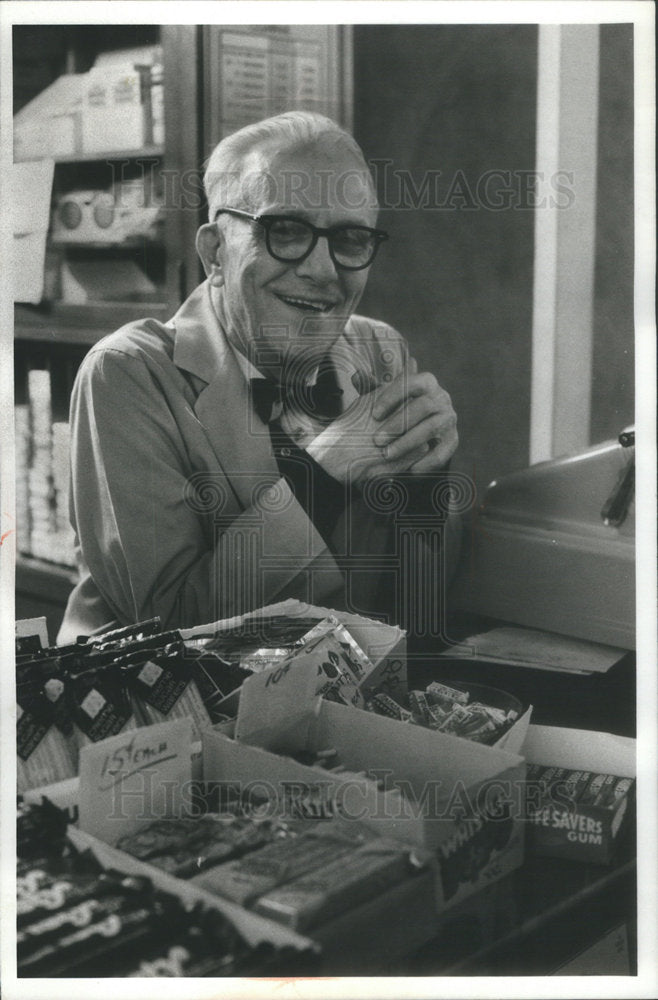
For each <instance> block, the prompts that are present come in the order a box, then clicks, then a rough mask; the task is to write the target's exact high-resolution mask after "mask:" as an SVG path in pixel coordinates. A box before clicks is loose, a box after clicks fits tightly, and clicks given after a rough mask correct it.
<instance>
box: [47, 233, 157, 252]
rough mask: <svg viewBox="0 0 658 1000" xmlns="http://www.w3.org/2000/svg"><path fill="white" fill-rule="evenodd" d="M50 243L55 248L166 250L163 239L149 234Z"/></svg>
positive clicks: (53, 241)
mask: <svg viewBox="0 0 658 1000" xmlns="http://www.w3.org/2000/svg"><path fill="white" fill-rule="evenodd" d="M49 245H50V247H51V248H52V249H53V250H144V249H147V250H162V251H164V250H165V246H164V243H163V241H162V240H157V239H150V238H149V237H148V236H133V237H132V238H131V239H128V240H122V241H121V243H111V242H110V241H109V240H78V241H75V240H51V241H50V244H49Z"/></svg>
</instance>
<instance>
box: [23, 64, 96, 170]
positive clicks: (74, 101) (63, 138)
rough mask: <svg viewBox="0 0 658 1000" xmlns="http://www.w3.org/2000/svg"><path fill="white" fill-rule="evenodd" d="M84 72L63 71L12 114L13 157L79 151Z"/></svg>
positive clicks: (51, 156) (78, 152) (60, 154)
mask: <svg viewBox="0 0 658 1000" xmlns="http://www.w3.org/2000/svg"><path fill="white" fill-rule="evenodd" d="M84 86H85V74H84V73H65V74H63V75H62V76H60V77H58V78H57V79H56V80H55V81H54V82H53V83H51V84H50V86H49V87H46V88H45V90H42V91H41V93H40V94H37V96H36V97H35V98H34V99H33V100H31V101H30V102H29V103H28V104H26V105H25V107H24V108H21V110H20V111H19V112H17V114H15V115H14V159H15V160H16V161H18V160H31V159H42V158H43V157H44V156H47V157H50V158H51V159H57V157H60V156H75V155H78V154H80V153H81V152H82V98H83V92H84Z"/></svg>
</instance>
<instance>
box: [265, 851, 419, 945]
mask: <svg viewBox="0 0 658 1000" xmlns="http://www.w3.org/2000/svg"><path fill="white" fill-rule="evenodd" d="M408 870H409V863H408V855H407V852H405V850H404V848H402V847H401V845H400V844H398V843H396V842H395V841H386V840H379V841H373V843H371V844H367V845H365V846H363V847H360V848H358V849H357V850H356V851H354V852H353V853H351V854H349V855H348V856H345V855H343V856H341V858H339V859H338V860H337V861H334V862H333V863H332V864H327V865H325V866H323V867H322V868H321V869H319V870H315V871H312V872H309V873H307V874H305V875H302V876H301V877H300V878H297V879H294V880H293V881H291V882H288V883H287V884H285V885H283V886H279V887H278V888H276V889H273V890H272V891H271V892H268V893H266V894H265V895H263V896H261V897H260V898H259V899H258V900H257V901H256V903H255V905H254V909H255V910H256V912H257V913H261V914H263V916H266V917H269V918H270V919H271V920H277V921H279V922H280V923H284V924H287V925H288V926H290V927H294V928H296V929H298V930H306V929H308V928H309V927H312V926H313V925H315V924H318V923H320V922H324V921H327V920H329V919H331V918H332V917H335V916H336V915H338V914H339V913H341V912H344V911H345V910H349V909H351V908H353V907H355V906H358V905H359V904H361V903H363V902H365V901H366V900H368V899H371V898H372V897H373V896H377V895H379V894H380V893H381V892H383V891H384V889H387V888H388V887H389V886H391V885H395V884H396V883H397V882H400V881H401V880H402V879H403V878H404V877H405V875H406V874H407V873H408Z"/></svg>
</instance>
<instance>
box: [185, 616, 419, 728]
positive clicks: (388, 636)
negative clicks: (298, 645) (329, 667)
mask: <svg viewBox="0 0 658 1000" xmlns="http://www.w3.org/2000/svg"><path fill="white" fill-rule="evenodd" d="M275 616H282V617H283V616H285V617H287V618H291V619H294V618H311V619H316V620H317V621H318V622H321V621H322V620H323V619H326V618H328V617H333V618H336V619H338V621H339V622H340V623H341V624H342V625H344V626H345V627H346V628H347V630H348V632H349V633H350V635H351V636H352V638H353V639H354V640H355V641H356V642H357V643H358V645H359V647H360V648H361V649H362V650H363V652H364V653H365V654H366V656H367V657H368V659H369V660H370V662H371V663H372V665H373V669H372V670H371V671H370V673H368V674H367V676H366V677H364V679H363V681H362V682H361V684H360V685H359V688H360V691H361V693H362V695H363V696H364V697H367V696H368V692H369V691H370V690H372V689H373V688H378V689H381V690H384V691H386V692H387V693H388V694H390V695H391V696H392V697H395V698H400V697H403V696H404V695H405V694H406V691H407V669H406V655H407V644H406V634H405V632H403V631H402V629H400V628H398V627H397V626H393V625H386V624H384V623H383V622H379V621H375V620H374V619H372V618H364V617H363V616H362V615H355V614H350V613H348V612H346V611H335V610H334V609H333V608H323V607H319V606H316V605H313V604H304V603H302V602H301V601H297V600H293V599H290V600H286V601H281V602H279V603H278V604H270V605H268V606H266V607H263V608H259V609H258V610H257V611H253V612H249V613H248V614H245V615H240V616H237V617H235V618H229V619H222V620H221V621H217V622H212V623H211V624H208V625H199V626H195V627H194V628H189V629H182V630H181V634H182V636H183V639H184V640H185V642H186V643H188V644H190V643H195V642H198V643H199V644H200V645H203V643H204V640H205V639H207V638H208V637H209V636H212V635H213V634H215V633H218V632H221V631H223V630H226V629H230V628H235V627H237V626H244V625H248V624H249V623H252V622H253V623H254V625H257V623H258V620H259V619H261V618H268V617H275ZM303 655H305V654H304V653H303V652H302V651H301V650H300V653H299V654H297V656H303ZM241 691H242V688H239V689H237V690H235V691H233V692H231V694H229V695H228V696H227V697H226V698H225V699H224V700H223V701H222V702H221V703H220V704H219V705H218V708H219V709H221V711H222V712H224V713H225V714H226V716H227V717H235V715H236V714H237V711H238V705H239V703H240V693H241Z"/></svg>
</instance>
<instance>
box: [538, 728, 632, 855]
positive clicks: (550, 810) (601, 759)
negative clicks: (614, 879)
mask: <svg viewBox="0 0 658 1000" xmlns="http://www.w3.org/2000/svg"><path fill="white" fill-rule="evenodd" d="M522 753H523V755H524V756H525V758H526V760H527V762H528V764H545V765H553V766H555V767H559V768H565V769H567V770H569V771H572V770H576V769H577V770H581V771H585V772H592V773H593V774H595V775H596V774H612V775H617V776H618V777H620V778H635V771H636V758H635V754H636V743H635V740H633V739H628V738H627V737H623V736H613V735H611V734H610V733H598V732H590V731H586V730H583V729H564V728H559V727H557V726H530V727H529V729H528V733H527V736H526V739H525V743H524V745H523V750H522ZM532 795H533V782H530V781H529V782H528V805H527V810H528V822H527V828H528V829H527V834H528V850H530V851H533V852H535V853H537V854H545V855H551V856H554V857H558V858H574V859H575V860H578V861H593V862H597V863H600V864H607V863H609V862H610V861H611V859H612V856H613V854H614V851H615V848H616V845H617V842H618V839H619V835H620V831H621V830H622V828H623V826H624V823H625V821H627V820H628V816H629V814H630V813H631V811H632V808H633V804H634V789H632V790H631V792H630V793H629V794H627V795H625V796H624V797H621V798H620V799H619V800H618V801H617V802H616V803H614V805H613V806H601V805H595V804H584V803H582V802H579V801H577V800H575V801H574V800H569V799H568V798H566V799H563V801H561V802H559V801H558V802H554V803H552V804H548V805H547V804H544V803H540V802H539V801H538V800H537V801H533V798H532Z"/></svg>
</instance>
